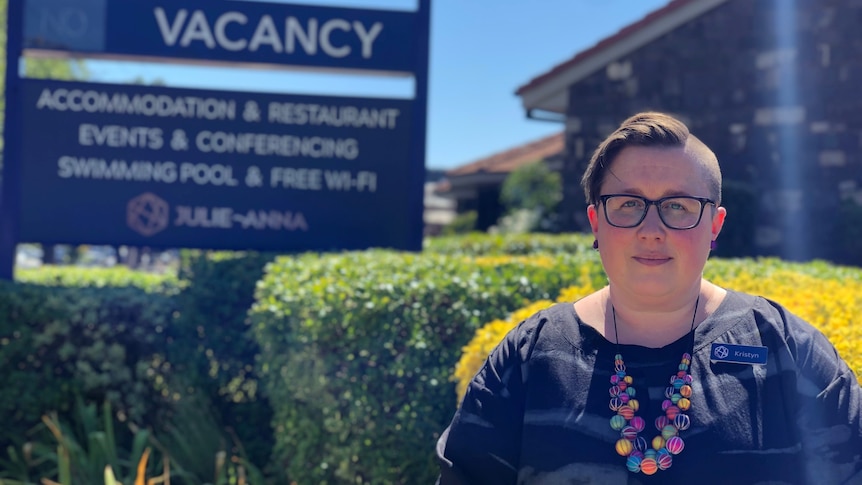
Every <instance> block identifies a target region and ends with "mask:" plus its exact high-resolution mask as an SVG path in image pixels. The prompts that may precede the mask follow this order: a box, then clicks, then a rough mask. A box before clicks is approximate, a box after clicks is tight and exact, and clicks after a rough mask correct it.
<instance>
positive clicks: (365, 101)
mask: <svg viewBox="0 0 862 485" xmlns="http://www.w3.org/2000/svg"><path fill="white" fill-rule="evenodd" d="M177 3H181V4H180V5H177ZM22 5H23V6H25V7H26V8H24V11H23V17H24V18H23V20H22V18H21V14H22V12H21V11H20V8H16V9H13V6H15V7H21V6H22ZM429 10H430V0H420V3H419V8H418V9H417V11H416V12H396V11H378V10H360V9H337V8H329V7H310V6H296V5H286V4H274V3H254V2H230V1H219V2H213V1H212V0H206V1H202V0H184V1H183V2H177V1H176V0H170V1H167V0H164V1H163V2H157V1H156V2H154V1H152V0H72V1H70V0H26V1H24V2H23V4H22V2H16V1H11V2H10V10H9V33H10V35H9V39H10V40H9V47H8V52H7V56H8V59H9V60H8V62H7V104H6V131H5V133H6V136H5V142H6V145H5V154H6V156H5V157H4V158H5V166H4V178H3V193H2V196H3V198H2V207H0V210H2V216H0V230H2V234H0V244H2V247H0V253H2V258H3V260H2V261H0V263H2V265H0V277H5V278H11V271H12V265H13V264H14V263H12V262H11V259H10V260H9V261H8V262H7V261H6V258H14V246H15V244H16V243H17V242H19V241H23V242H41V243H51V244H62V243H66V244H85V243H86V244H111V245H132V246H151V247H184V248H203V249H255V250H268V251H285V252H294V251H303V250H342V249H364V248H369V247H388V248H394V249H404V250H420V249H421V244H422V194H423V191H422V188H423V183H424V167H425V164H424V152H425V127H426V122H425V118H426V112H427V69H428V33H429V30H428V29H429V25H428V24H429V17H430V15H429V14H430V12H429ZM13 15H17V17H13ZM13 27H14V29H13ZM22 27H23V28H22ZM16 31H17V32H18V34H17V35H13V33H14V32H16ZM22 39H23V41H22V42H23V44H22V42H18V44H17V46H16V45H15V43H14V42H13V41H15V40H19V41H20V40H22ZM16 48H17V50H16ZM22 48H23V53H24V55H25V56H26V55H27V54H31V55H46V54H48V55H75V56H87V57H105V56H109V57H123V58H134V59H151V60H153V59H155V60H164V61H172V62H194V63H206V64H219V65H221V64H228V65H242V66H248V65H258V66H260V65H275V66H279V67H298V66H301V67H303V68H305V69H313V70H321V69H325V70H337V71H343V72H348V73H356V72H361V73H363V74H368V73H375V74H380V73H396V74H402V75H412V76H413V77H414V79H415V86H416V88H415V95H414V98H413V99H386V98H357V97H340V96H300V95H290V94H274V93H273V94H268V93H248V92H240V91H213V90H199V89H178V88H166V87H154V86H140V85H118V84H99V83H84V82H64V81H55V80H47V81H46V80H35V79H19V78H18V75H17V69H14V67H13V66H17V64H18V56H19V55H20V53H21V49H22ZM12 93H15V94H14V95H13V94H12ZM10 255H11V256H10Z"/></svg>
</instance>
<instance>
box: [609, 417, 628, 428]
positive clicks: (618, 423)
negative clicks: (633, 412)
mask: <svg viewBox="0 0 862 485" xmlns="http://www.w3.org/2000/svg"><path fill="white" fill-rule="evenodd" d="M625 426H626V418H624V417H622V416H620V415H619V414H615V415H614V416H613V417H612V418H611V428H613V429H615V430H617V431H619V430H621V429H623V428H624V427H625Z"/></svg>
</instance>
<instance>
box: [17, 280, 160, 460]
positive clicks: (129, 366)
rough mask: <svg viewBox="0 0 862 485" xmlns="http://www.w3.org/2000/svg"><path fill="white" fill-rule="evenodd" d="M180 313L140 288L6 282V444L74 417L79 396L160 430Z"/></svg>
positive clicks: (156, 296) (157, 295) (156, 295)
mask: <svg viewBox="0 0 862 485" xmlns="http://www.w3.org/2000/svg"><path fill="white" fill-rule="evenodd" d="M36 279H38V278H36ZM173 312H174V307H173V302H172V300H171V297H170V296H168V295H165V294H162V293H156V292H149V293H148V292H146V291H144V290H142V289H140V288H135V287H132V286H128V287H117V288H111V287H104V288H88V287H79V288H65V287H45V286H39V285H35V284H24V283H10V282H0V368H2V369H4V379H3V381H2V383H0V416H4V423H3V426H2V427H0V443H2V444H8V443H11V442H17V441H20V440H22V439H25V437H26V433H25V432H26V430H27V429H29V428H30V427H32V426H33V425H34V424H36V423H39V422H40V419H41V416H42V415H43V414H45V413H47V412H49V411H55V410H56V411H58V412H60V413H61V414H62V413H65V412H68V411H69V405H70V403H72V402H74V397H75V396H76V395H78V394H80V395H82V396H83V397H84V398H85V399H86V400H87V401H92V402H103V401H108V402H111V403H112V404H113V406H114V408H115V409H116V410H117V411H118V412H119V413H121V415H123V416H125V417H126V419H129V420H131V421H134V422H138V423H141V422H147V423H153V422H156V421H157V414H158V410H159V403H160V402H161V401H163V400H164V399H166V398H168V397H170V392H169V390H168V389H167V387H166V383H167V379H166V376H167V375H168V373H169V371H170V366H169V365H168V364H167V363H166V362H165V358H164V349H165V348H166V335H167V330H168V328H169V327H170V325H171V321H172V319H173Z"/></svg>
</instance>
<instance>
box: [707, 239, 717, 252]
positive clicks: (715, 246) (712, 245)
mask: <svg viewBox="0 0 862 485" xmlns="http://www.w3.org/2000/svg"><path fill="white" fill-rule="evenodd" d="M717 247H718V243H717V242H715V239H713V240H712V241H710V242H709V250H710V251H715V248H717Z"/></svg>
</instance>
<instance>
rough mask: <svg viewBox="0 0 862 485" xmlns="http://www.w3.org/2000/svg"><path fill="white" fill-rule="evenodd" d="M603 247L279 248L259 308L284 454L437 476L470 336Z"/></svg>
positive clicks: (308, 465) (289, 459) (400, 477)
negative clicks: (288, 252) (282, 252)
mask: <svg viewBox="0 0 862 485" xmlns="http://www.w3.org/2000/svg"><path fill="white" fill-rule="evenodd" d="M591 242H592V240H590V243H591ZM596 257H597V255H596V254H595V252H592V251H586V250H573V251H570V252H568V251H567V252H564V253H562V254H559V255H555V256H553V257H551V256H549V255H544V256H535V257H498V258H485V259H484V260H483V259H482V258H470V257H466V256H463V255H453V256H450V255H441V254H419V255H416V254H399V253H391V252H384V251H369V252H363V253H347V254H342V255H332V256H314V255H306V256H302V257H297V258H279V259H277V260H276V261H275V262H274V263H272V264H271V265H270V266H269V268H268V271H267V274H266V276H265V277H264V279H263V280H262V281H261V283H260V284H259V287H258V292H257V301H256V303H255V305H254V307H253V310H252V322H253V332H254V335H255V338H256V339H257V341H258V343H259V345H260V346H261V351H262V358H261V362H260V369H261V374H262V378H263V380H264V384H265V388H266V390H267V393H268V396H269V399H270V402H271V403H272V406H273V411H274V413H275V420H274V427H275V430H276V440H277V441H276V447H275V457H276V465H277V466H280V467H284V469H286V470H287V472H288V475H289V478H290V480H292V481H295V482H297V483H303V484H312V483H324V482H325V483H433V481H434V479H435V477H436V473H437V471H436V466H435V464H434V462H433V459H432V457H433V446H434V443H435V441H436V438H437V437H438V434H439V432H440V431H442V430H443V428H444V427H445V426H446V424H447V423H448V421H449V419H450V418H451V415H452V413H453V411H454V409H453V407H452V396H453V393H454V384H453V383H452V382H451V381H450V379H449V376H450V375H451V374H452V369H453V367H454V364H455V362H456V361H457V359H458V358H459V356H460V354H461V348H462V346H463V345H465V344H466V343H467V342H468V341H469V339H470V337H471V336H472V334H473V332H474V331H475V329H476V328H477V327H478V326H479V325H482V324H483V323H484V322H486V321H489V320H491V319H494V318H502V317H504V316H505V315H506V314H507V313H508V312H510V311H512V310H514V309H516V308H519V307H520V306H523V305H524V304H526V303H527V302H530V301H534V300H537V299H542V298H553V297H555V296H556V295H557V293H558V292H559V290H560V289H561V288H562V287H564V286H566V285H568V284H571V282H572V281H573V280H575V279H577V278H578V277H579V276H580V275H581V268H582V267H585V266H589V267H596V265H595V264H594V263H587V262H588V261H592V260H594V259H595V258H596Z"/></svg>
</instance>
